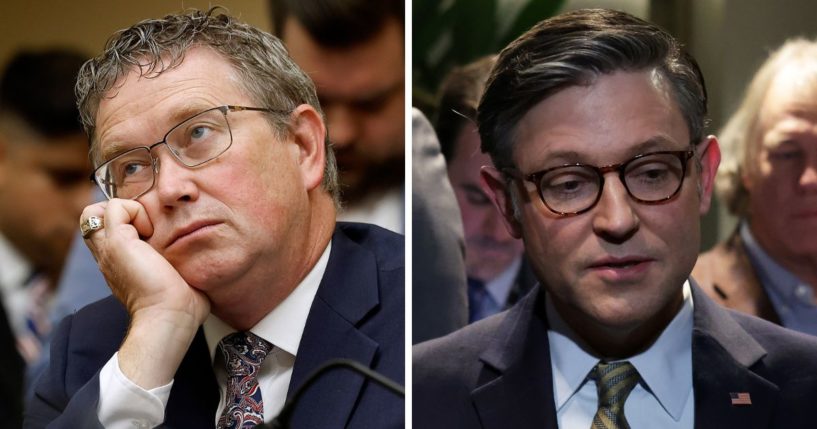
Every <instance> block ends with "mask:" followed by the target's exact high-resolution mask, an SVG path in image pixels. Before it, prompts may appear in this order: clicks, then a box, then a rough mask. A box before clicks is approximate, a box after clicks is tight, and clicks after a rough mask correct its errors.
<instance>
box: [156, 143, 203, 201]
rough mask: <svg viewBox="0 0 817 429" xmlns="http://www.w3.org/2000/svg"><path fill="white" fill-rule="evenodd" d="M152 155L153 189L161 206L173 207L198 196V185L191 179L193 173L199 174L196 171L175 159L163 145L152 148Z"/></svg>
mask: <svg viewBox="0 0 817 429" xmlns="http://www.w3.org/2000/svg"><path fill="white" fill-rule="evenodd" d="M153 156H154V157H155V158H154V162H155V163H156V164H155V165H156V166H155V170H154V172H153V175H154V176H153V190H155V191H156V193H157V195H158V197H159V201H160V203H161V204H162V206H165V207H173V206H175V205H177V204H179V203H180V202H185V201H193V200H195V199H197V198H198V186H196V184H195V182H194V181H193V175H195V174H199V173H198V172H196V171H195V170H193V169H191V168H189V167H187V166H185V165H184V164H182V163H181V162H180V161H179V160H177V159H176V158H175V157H174V156H173V155H172V154H171V153H170V148H168V147H167V146H165V145H162V146H161V147H158V148H156V149H154V150H153Z"/></svg>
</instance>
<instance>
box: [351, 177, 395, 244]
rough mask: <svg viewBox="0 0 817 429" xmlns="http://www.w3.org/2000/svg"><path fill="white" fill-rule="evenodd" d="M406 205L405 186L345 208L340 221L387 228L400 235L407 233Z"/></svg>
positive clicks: (373, 195)
mask: <svg viewBox="0 0 817 429" xmlns="http://www.w3.org/2000/svg"><path fill="white" fill-rule="evenodd" d="M405 208H406V204H405V192H404V190H403V186H402V185H401V186H395V187H393V188H391V189H388V190H386V191H384V192H377V193H373V194H371V195H367V196H365V197H364V198H363V199H362V200H361V201H359V202H357V203H356V204H355V205H348V206H345V207H343V210H341V211H340V213H338V220H340V221H344V222H365V223H371V224H375V225H377V226H379V227H382V228H386V229H388V230H390V231H394V232H396V233H398V234H405V231H406V210H405Z"/></svg>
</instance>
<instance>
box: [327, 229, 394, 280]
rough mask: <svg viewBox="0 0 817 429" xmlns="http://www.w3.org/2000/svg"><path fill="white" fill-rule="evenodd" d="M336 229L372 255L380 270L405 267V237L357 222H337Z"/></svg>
mask: <svg viewBox="0 0 817 429" xmlns="http://www.w3.org/2000/svg"><path fill="white" fill-rule="evenodd" d="M337 228H338V230H340V231H341V232H342V233H343V235H345V236H346V238H348V239H350V240H351V241H352V242H354V243H355V244H357V245H359V246H361V247H363V248H365V249H368V250H369V251H371V252H372V253H374V255H375V257H376V258H377V261H378V266H380V267H381V269H385V270H391V269H396V268H403V267H404V266H405V257H404V256H405V237H404V236H403V235H401V234H398V233H396V232H393V231H389V230H388V229H385V228H382V227H379V226H377V225H371V224H366V223H357V222H338V223H337Z"/></svg>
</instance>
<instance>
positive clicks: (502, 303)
mask: <svg viewBox="0 0 817 429" xmlns="http://www.w3.org/2000/svg"><path fill="white" fill-rule="evenodd" d="M495 62H496V56H488V57H484V58H481V59H479V60H477V61H474V62H472V63H470V64H468V65H465V66H462V67H458V68H455V69H454V70H452V71H451V72H450V73H449V74H448V76H446V78H445V79H444V80H443V83H442V85H441V86H440V104H439V110H438V114H437V121H436V129H437V133H438V135H439V138H440V146H441V148H442V153H443V156H445V159H446V161H447V163H448V178H449V180H450V181H451V185H452V186H453V187H454V194H455V195H456V196H457V203H458V204H459V207H460V212H461V213H462V224H463V227H464V230H465V265H466V271H467V274H468V321H469V322H475V321H477V320H480V319H483V318H485V317H487V316H490V315H492V314H495V313H498V312H500V311H502V310H504V309H505V308H508V307H509V306H511V305H512V304H514V303H515V302H516V301H518V300H519V298H520V297H522V296H524V295H525V293H526V292H527V291H529V290H530V289H531V288H532V287H533V285H534V284H536V278H535V276H534V274H533V271H532V270H531V268H530V265H529V264H528V262H527V260H526V258H525V257H524V246H523V244H522V241H521V240H518V239H516V238H514V237H512V236H511V235H510V234H509V233H508V230H507V229H505V225H504V224H503V223H502V219H501V217H500V214H499V212H497V211H496V209H495V208H494V205H493V203H492V202H491V198H490V197H489V196H488V193H487V192H486V190H485V189H483V186H482V181H481V179H480V170H481V168H482V166H484V165H488V166H492V165H493V163H492V162H491V158H490V157H489V156H488V154H485V153H482V151H480V137H479V132H478V131H477V126H476V122H475V118H476V113H477V105H478V104H479V98H480V97H481V96H482V90H483V88H484V87H485V81H486V80H487V79H488V75H489V74H490V72H491V67H493V65H494V63H495Z"/></svg>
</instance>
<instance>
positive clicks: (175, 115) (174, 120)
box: [97, 102, 218, 162]
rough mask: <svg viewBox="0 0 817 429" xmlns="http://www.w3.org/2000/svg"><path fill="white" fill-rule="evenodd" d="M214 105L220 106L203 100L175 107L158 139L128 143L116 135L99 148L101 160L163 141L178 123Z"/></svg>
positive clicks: (138, 138)
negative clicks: (113, 139)
mask: <svg viewBox="0 0 817 429" xmlns="http://www.w3.org/2000/svg"><path fill="white" fill-rule="evenodd" d="M214 107H218V106H216V105H211V103H207V104H205V103H201V102H194V103H188V104H184V105H182V106H180V107H179V108H176V109H173V111H172V112H171V113H170V116H168V117H167V120H166V121H165V122H166V123H167V124H168V125H167V129H166V130H164V131H163V134H162V135H161V137H159V138H158V139H157V140H156V141H150V142H148V141H147V140H144V141H142V143H141V144H129V143H126V141H127V140H125V139H122V138H120V137H119V136H116V135H115V136H114V138H115V139H116V141H114V142H112V143H105V145H104V147H102V148H101V149H100V150H99V156H100V161H101V162H105V161H108V160H109V159H111V158H113V157H115V156H117V155H119V154H121V153H123V152H126V151H128V150H130V149H133V148H135V147H147V146H150V145H152V144H154V143H158V142H159V141H161V140H160V139H162V138H164V137H165V135H166V134H167V132H168V131H170V129H171V128H172V127H175V126H176V125H178V124H180V123H181V122H183V121H186V120H188V119H190V118H191V117H193V116H196V115H198V114H199V113H201V112H204V111H205V110H208V109H212V108H214ZM141 137H142V136H137V138H136V139H134V140H138V141H141V140H143V139H141ZM99 143H101V142H98V143H97V144H98V146H103V145H101V144H99Z"/></svg>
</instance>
